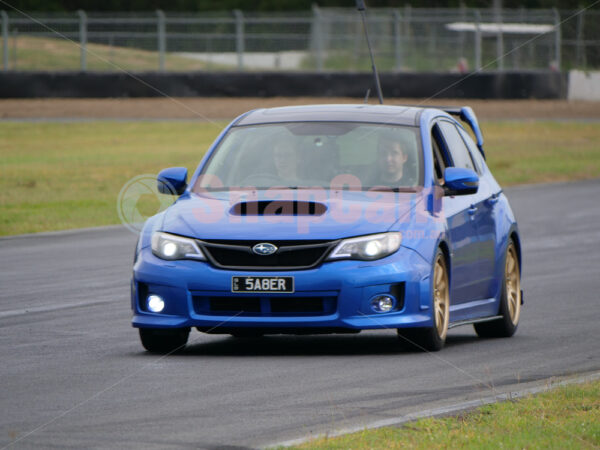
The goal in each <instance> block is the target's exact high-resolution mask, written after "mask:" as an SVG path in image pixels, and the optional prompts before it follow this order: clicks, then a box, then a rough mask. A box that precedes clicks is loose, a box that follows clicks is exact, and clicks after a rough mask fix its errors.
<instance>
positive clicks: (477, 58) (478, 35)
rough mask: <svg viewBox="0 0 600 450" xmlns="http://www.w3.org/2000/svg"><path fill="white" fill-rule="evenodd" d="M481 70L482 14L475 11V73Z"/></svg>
mask: <svg viewBox="0 0 600 450" xmlns="http://www.w3.org/2000/svg"><path fill="white" fill-rule="evenodd" d="M480 70H481V13H480V12H479V10H478V9H476V10H475V71H476V72H479V71H480Z"/></svg>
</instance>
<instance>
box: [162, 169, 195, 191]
mask: <svg viewBox="0 0 600 450" xmlns="http://www.w3.org/2000/svg"><path fill="white" fill-rule="evenodd" d="M187 175H188V171H187V169H186V168H185V167H169V168H168V169H164V170H161V171H160V173H159V174H158V177H157V188H158V192H160V193H161V194H168V195H181V194H183V192H184V191H185V188H186V187H187Z"/></svg>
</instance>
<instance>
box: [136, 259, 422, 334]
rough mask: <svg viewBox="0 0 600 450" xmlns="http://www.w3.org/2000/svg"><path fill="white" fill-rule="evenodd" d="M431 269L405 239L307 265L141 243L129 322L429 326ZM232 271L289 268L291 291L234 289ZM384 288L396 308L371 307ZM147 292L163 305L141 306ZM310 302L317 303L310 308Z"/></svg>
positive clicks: (221, 326)
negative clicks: (218, 306)
mask: <svg viewBox="0 0 600 450" xmlns="http://www.w3.org/2000/svg"><path fill="white" fill-rule="evenodd" d="M430 273H431V266H430V265H429V263H428V262H427V261H425V260H424V259H423V258H422V257H421V256H420V255H419V254H417V253H416V252H414V251H412V250H410V249H407V248H404V247H401V248H400V250H398V251H397V252H396V253H394V254H393V255H390V256H388V257H386V258H383V259H380V260H377V261H370V262H366V261H348V260H347V261H331V262H326V263H323V264H321V265H320V266H318V267H316V268H314V269H310V270H296V271H294V270H288V271H281V272H274V271H268V272H267V271H239V270H235V271H233V270H223V269H217V268H214V267H213V266H211V265H210V264H209V263H207V262H203V261H187V260H186V261H164V260H162V259H159V258H157V257H156V256H154V255H153V254H152V252H151V250H150V249H149V248H145V249H143V250H141V252H140V254H139V255H138V258H137V261H136V263H135V265H134V271H133V279H132V283H131V307H132V309H133V313H134V315H133V320H132V324H133V326H134V327H138V328H185V327H197V328H199V329H200V330H202V331H208V332H212V333H219V332H227V331H229V330H231V329H239V328H261V329H265V331H266V332H268V330H269V329H271V330H272V331H273V332H275V330H277V332H279V331H282V330H283V331H285V330H286V329H289V330H299V329H307V330H308V329H315V330H319V331H323V332H324V331H326V330H361V329H381V328H401V327H426V326H432V323H433V322H432V317H431V310H430V303H431V293H430V286H431V283H430ZM232 276H293V277H294V281H295V292H294V293H291V294H282V293H261V294H256V293H233V292H231V277H232ZM390 293H391V294H393V296H394V297H401V298H397V299H396V300H397V303H396V305H395V307H394V309H393V310H392V311H390V312H387V313H376V312H374V311H373V310H372V309H371V306H370V301H371V299H372V298H373V297H375V296H377V295H379V294H390ZM151 294H155V295H159V296H161V297H162V298H163V300H164V301H165V309H164V310H163V311H162V312H161V313H152V312H149V311H148V310H147V308H146V307H145V302H146V298H147V296H148V295H151ZM211 302H212V303H211ZM214 302H222V303H225V304H233V305H234V306H231V309H232V311H230V312H224V311H218V310H214V307H212V308H211V305H214ZM310 304H320V305H322V307H320V308H319V309H318V311H317V310H316V309H315V310H314V311H311V310H310V307H308V306H307V305H310ZM240 305H247V306H250V307H240ZM275 305H277V306H275ZM303 306H306V308H308V309H306V308H303ZM242 310H244V311H242Z"/></svg>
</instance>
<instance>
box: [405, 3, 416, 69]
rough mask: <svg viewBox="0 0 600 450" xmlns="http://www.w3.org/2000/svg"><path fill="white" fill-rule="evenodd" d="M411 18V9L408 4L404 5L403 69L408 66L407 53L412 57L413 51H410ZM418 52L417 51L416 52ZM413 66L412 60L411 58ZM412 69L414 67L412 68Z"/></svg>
mask: <svg viewBox="0 0 600 450" xmlns="http://www.w3.org/2000/svg"><path fill="white" fill-rule="evenodd" d="M411 17H412V8H411V6H410V5H409V4H406V5H404V14H403V15H402V34H403V38H404V39H403V43H404V49H405V51H404V61H402V64H404V67H407V66H408V65H409V64H408V63H407V59H408V58H407V53H408V52H410V55H411V56H412V55H414V51H413V50H412V44H411V42H410V21H411ZM417 52H418V50H417ZM412 61H413V64H414V58H413V60H412ZM413 68H414V66H413Z"/></svg>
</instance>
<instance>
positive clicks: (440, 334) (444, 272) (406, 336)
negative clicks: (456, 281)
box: [398, 249, 450, 352]
mask: <svg viewBox="0 0 600 450" xmlns="http://www.w3.org/2000/svg"><path fill="white" fill-rule="evenodd" d="M432 288H433V292H432V296H433V299H432V309H433V327H429V328H406V329H402V328H400V329H398V337H399V338H400V340H401V341H402V343H403V344H404V345H405V346H407V347H408V348H411V349H415V350H426V351H430V352H437V351H439V350H441V349H442V348H443V347H444V344H445V343H446V335H447V334H448V323H449V319H450V283H449V279H448V266H447V264H446V258H445V257H444V253H443V252H442V250H441V249H438V251H437V253H436V254H435V259H434V263H433V269H432Z"/></svg>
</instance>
